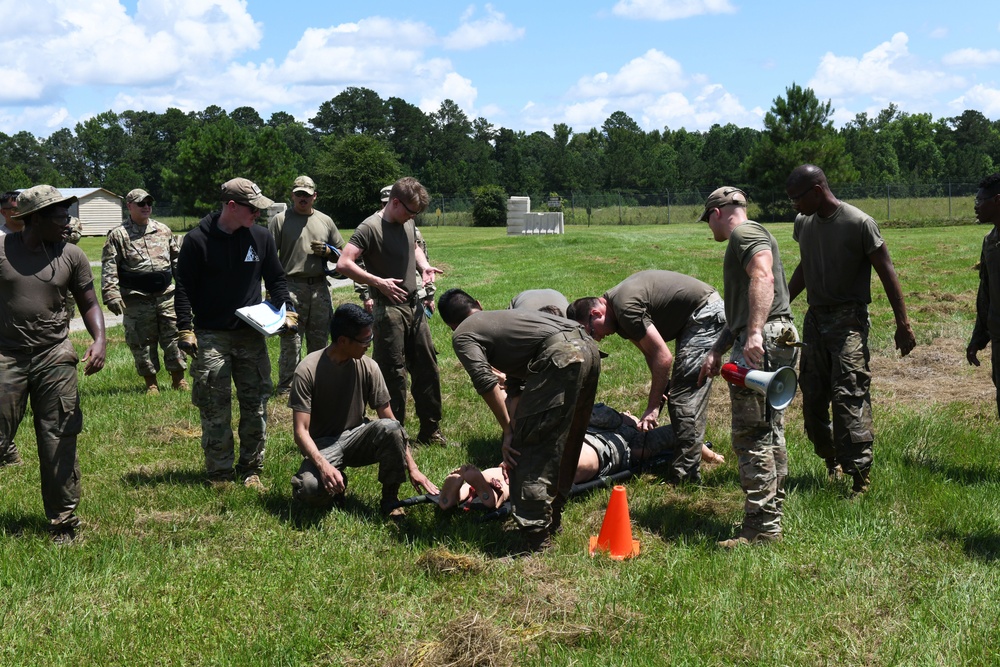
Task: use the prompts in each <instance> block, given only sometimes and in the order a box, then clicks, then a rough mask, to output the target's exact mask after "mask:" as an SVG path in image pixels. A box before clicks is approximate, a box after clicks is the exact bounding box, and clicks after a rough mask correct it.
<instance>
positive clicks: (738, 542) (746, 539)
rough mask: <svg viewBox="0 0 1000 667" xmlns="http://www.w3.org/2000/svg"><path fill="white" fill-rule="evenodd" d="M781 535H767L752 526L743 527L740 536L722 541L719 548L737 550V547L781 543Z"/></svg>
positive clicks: (778, 533)
mask: <svg viewBox="0 0 1000 667" xmlns="http://www.w3.org/2000/svg"><path fill="white" fill-rule="evenodd" d="M780 541H781V533H780V532H777V533H765V532H763V531H760V530H757V529H756V528H751V527H750V526H743V528H742V529H741V530H740V532H739V534H738V535H737V536H736V537H731V538H729V539H728V540H722V541H720V542H719V546H720V547H722V548H723V549H735V548H736V547H742V546H747V545H750V544H769V543H771V542H780Z"/></svg>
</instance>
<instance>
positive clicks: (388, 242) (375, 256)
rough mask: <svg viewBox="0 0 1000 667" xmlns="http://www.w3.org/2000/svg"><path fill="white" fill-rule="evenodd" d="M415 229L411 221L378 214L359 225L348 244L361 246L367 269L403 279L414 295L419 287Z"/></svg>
mask: <svg viewBox="0 0 1000 667" xmlns="http://www.w3.org/2000/svg"><path fill="white" fill-rule="evenodd" d="M414 229H416V228H415V227H414V226H413V221H412V220H407V221H406V222H405V223H402V224H400V223H398V222H388V221H386V220H383V219H382V216H380V215H379V214H378V213H375V214H373V215H370V216H368V217H367V218H365V220H364V222H362V223H361V224H360V225H358V228H357V229H356V230H354V235H353V236H351V240H350V241H349V243H351V244H353V245H356V246H357V247H358V248H360V249H361V259H363V260H364V263H365V270H366V271H368V272H369V273H372V274H374V275H376V276H378V277H379V278H400V279H402V281H403V283H402V285H403V289H405V290H406V291H407V293H409V294H413V293H414V292H415V291H416V290H417V256H416V253H415V251H414V247H415V246H414ZM372 294H373V295H375V294H379V292H378V290H372Z"/></svg>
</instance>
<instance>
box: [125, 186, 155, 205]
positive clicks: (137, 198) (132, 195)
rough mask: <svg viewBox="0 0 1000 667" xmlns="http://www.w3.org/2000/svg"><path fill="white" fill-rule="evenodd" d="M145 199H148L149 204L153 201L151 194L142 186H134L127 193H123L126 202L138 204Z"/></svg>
mask: <svg viewBox="0 0 1000 667" xmlns="http://www.w3.org/2000/svg"><path fill="white" fill-rule="evenodd" d="M147 199H148V200H149V203H151V204H152V203H153V195H151V194H149V193H148V192H146V191H145V190H143V189H142V188H136V189H135V190H130V191H129V193H128V194H127V195H125V203H126V204H139V203H141V202H144V201H146V200H147Z"/></svg>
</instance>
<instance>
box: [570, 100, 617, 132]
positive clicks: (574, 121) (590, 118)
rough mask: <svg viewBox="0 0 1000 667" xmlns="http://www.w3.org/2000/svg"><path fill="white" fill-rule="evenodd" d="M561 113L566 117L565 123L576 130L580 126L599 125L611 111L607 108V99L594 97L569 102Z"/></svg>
mask: <svg viewBox="0 0 1000 667" xmlns="http://www.w3.org/2000/svg"><path fill="white" fill-rule="evenodd" d="M562 115H563V117H564V118H565V119H566V120H565V123H566V124H567V125H569V126H570V127H572V128H573V129H574V130H576V129H578V128H581V127H582V128H590V127H600V126H601V125H602V124H603V123H604V121H605V120H607V118H608V116H610V115H611V111H610V110H609V109H608V100H604V99H596V100H589V101H587V102H578V103H576V104H571V105H569V106H568V107H566V109H565V110H564V111H563V113H562Z"/></svg>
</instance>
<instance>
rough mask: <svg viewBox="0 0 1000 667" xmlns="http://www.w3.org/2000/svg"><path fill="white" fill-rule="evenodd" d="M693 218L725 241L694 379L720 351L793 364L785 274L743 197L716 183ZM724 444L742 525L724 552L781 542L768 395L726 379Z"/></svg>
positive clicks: (778, 454) (779, 434)
mask: <svg viewBox="0 0 1000 667" xmlns="http://www.w3.org/2000/svg"><path fill="white" fill-rule="evenodd" d="M701 220H702V221H703V222H707V223H708V226H709V228H710V229H711V230H712V235H713V236H714V237H715V240H716V241H719V242H722V241H728V246H727V247H726V254H725V257H724V259H723V264H722V280H723V286H724V290H725V291H724V294H723V298H724V300H725V303H726V322H727V324H726V328H725V329H724V330H723V332H722V334H721V335H720V336H719V338H718V340H717V341H716V342H715V345H713V346H712V349H711V350H710V351H709V353H708V354H707V355H706V356H705V361H704V363H703V364H702V367H701V374H700V376H699V382H703V381H705V380H706V379H707V378H710V377H714V376H716V375H718V374H719V372H720V369H721V367H722V356H723V355H724V354H725V353H726V351H727V350H729V349H730V347H732V354H731V356H730V361H731V362H733V363H735V364H737V365H738V366H745V367H748V368H751V369H758V370H762V371H768V372H770V371H775V370H777V369H779V368H781V367H784V366H794V365H795V361H796V357H798V348H796V347H795V346H794V345H793V344H792V343H794V342H795V341H797V340H798V333H797V331H796V330H795V325H794V324H793V323H792V311H791V309H790V308H789V305H788V287H787V284H786V282H785V271H784V268H783V267H782V265H781V256H780V254H779V253H778V242H777V241H775V239H774V236H772V235H771V233H770V232H769V231H767V230H766V229H764V227H763V226H761V225H760V224H758V223H756V222H754V221H752V220H748V219H747V195H746V193H745V192H743V191H742V190H740V189H739V188H734V187H722V188H719V189H718V190H715V191H714V192H712V194H710V195H709V196H708V201H707V202H706V203H705V213H704V214H702V216H701ZM729 396H730V400H731V401H732V441H733V451H734V452H735V453H736V456H737V459H738V464H739V471H740V485H741V486H742V487H743V493H744V495H745V501H744V505H743V526H742V528H741V530H740V532H739V534H737V535H736V536H734V537H733V538H731V539H728V540H723V541H721V542H719V546H721V547H724V548H727V549H731V548H733V547H737V546H741V545H744V544H753V543H763V542H774V541H777V540H779V539H781V517H782V504H783V502H784V499H785V477H786V476H787V475H788V451H787V449H786V447H785V421H784V416H785V413H784V409H775V408H777V407H778V406H777V405H775V406H774V407H769V406H768V398H767V397H765V396H764V395H762V394H761V393H758V392H757V391H755V390H754V389H753V388H752V387H750V386H749V385H747V386H740V385H739V384H733V383H731V384H730V385H729Z"/></svg>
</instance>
